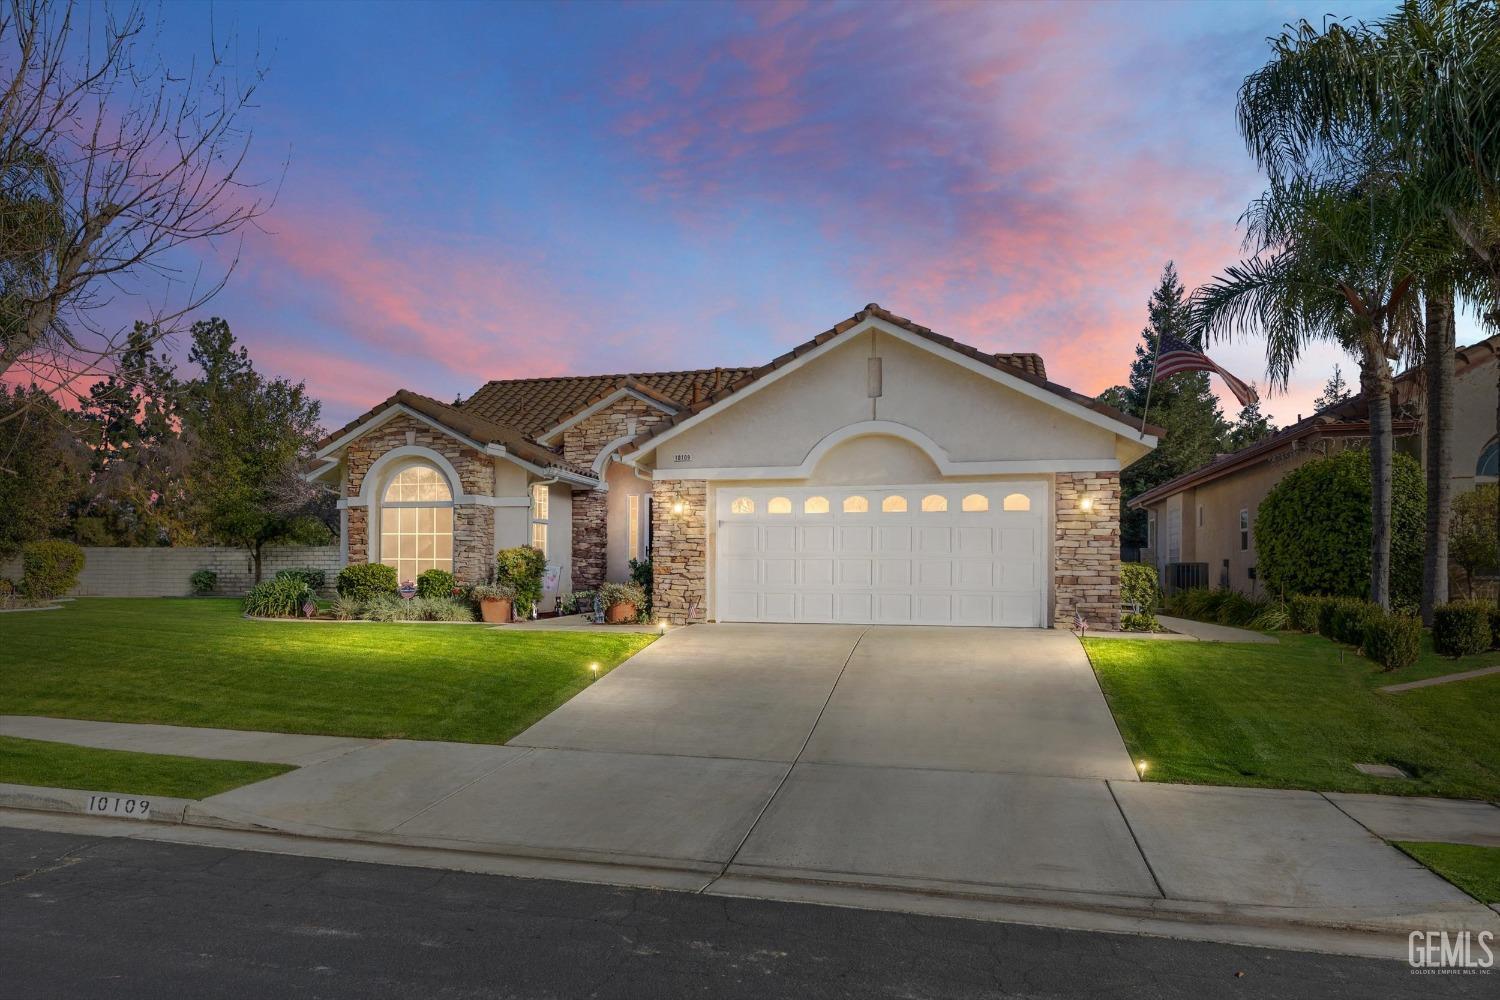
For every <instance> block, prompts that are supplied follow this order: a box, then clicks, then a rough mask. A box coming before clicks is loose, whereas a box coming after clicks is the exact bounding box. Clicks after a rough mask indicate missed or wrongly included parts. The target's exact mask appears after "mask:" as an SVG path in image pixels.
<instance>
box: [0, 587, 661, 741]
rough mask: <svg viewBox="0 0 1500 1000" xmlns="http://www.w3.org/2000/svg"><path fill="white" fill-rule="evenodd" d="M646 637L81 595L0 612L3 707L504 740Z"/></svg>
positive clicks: (120, 718) (7, 710) (6, 710)
mask: <svg viewBox="0 0 1500 1000" xmlns="http://www.w3.org/2000/svg"><path fill="white" fill-rule="evenodd" d="M653 638H654V636H653V635H651V634H645V633H639V632H618V633H615V632H608V633H604V632H539V631H538V632H533V631H526V632H516V631H496V630H494V629H487V628H483V627H481V626H477V625H431V624H401V623H393V624H374V623H368V622H359V623H341V622H290V621H289V622H264V621H247V620H246V619H244V618H243V617H241V615H240V606H239V602H238V601H233V600H218V599H202V598H199V599H156V598H151V599H139V598H138V599H111V598H84V599H80V600H77V601H72V602H70V603H68V604H66V605H65V606H64V609H63V610H62V611H49V612H45V613H36V614H12V615H5V616H3V618H0V714H6V715H47V716H59V717H66V718H73V719H103V720H108V721H112V722H159V723H168V724H172V725H180V726H217V727H222V728H225V729H258V730H269V731H277V732H289V733H322V734H327V735H336V736H365V737H399V738H405V739H420V740H455V741H461V742H470V743H503V742H505V741H506V740H508V739H510V738H511V737H512V736H515V735H516V734H517V733H519V732H521V731H522V730H523V729H525V728H526V727H527V726H530V725H531V724H532V723H533V722H535V721H536V720H538V719H540V718H541V717H542V716H544V715H546V714H547V713H548V712H550V711H552V710H553V709H554V708H556V707H557V706H558V705H561V704H562V703H563V702H565V701H567V700H568V699H569V698H571V697H572V696H573V695H575V694H577V693H578V692H579V691H581V690H582V689H583V688H585V687H587V686H588V684H589V683H590V681H591V680H592V676H591V673H590V671H589V664H590V663H598V664H599V673H600V675H601V676H602V675H603V674H604V673H606V672H608V671H609V670H610V669H611V668H612V667H614V666H615V665H617V664H619V663H620V662H622V661H623V660H625V659H626V658H627V657H629V656H631V655H632V654H633V653H635V652H637V651H638V650H640V649H642V648H644V647H645V646H646V645H648V644H649V643H650V642H651V641H652V639H653Z"/></svg>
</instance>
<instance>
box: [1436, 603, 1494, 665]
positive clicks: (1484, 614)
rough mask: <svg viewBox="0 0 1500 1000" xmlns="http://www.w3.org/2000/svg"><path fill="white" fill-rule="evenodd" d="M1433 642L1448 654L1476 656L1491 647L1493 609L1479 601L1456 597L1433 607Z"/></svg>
mask: <svg viewBox="0 0 1500 1000" xmlns="http://www.w3.org/2000/svg"><path fill="white" fill-rule="evenodd" d="M1432 646H1433V648H1434V649H1436V650H1437V651H1438V652H1439V653H1441V654H1442V655H1444V656H1453V657H1459V656H1473V655H1474V654H1475V653H1482V652H1484V651H1485V650H1486V649H1489V648H1490V609H1489V606H1488V605H1485V604H1481V603H1479V602H1478V601H1454V602H1453V603H1452V604H1443V605H1440V606H1438V607H1436V608H1434V609H1433V611H1432Z"/></svg>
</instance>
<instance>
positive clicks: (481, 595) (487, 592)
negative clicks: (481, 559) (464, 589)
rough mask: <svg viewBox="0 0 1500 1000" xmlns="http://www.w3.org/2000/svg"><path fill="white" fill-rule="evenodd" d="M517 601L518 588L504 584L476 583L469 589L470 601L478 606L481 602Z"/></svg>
mask: <svg viewBox="0 0 1500 1000" xmlns="http://www.w3.org/2000/svg"><path fill="white" fill-rule="evenodd" d="M515 599H516V588H514V587H510V586H507V585H506V584H503V583H476V584H474V586H472V587H470V588H469V600H471V601H473V602H475V603H476V604H477V603H479V602H480V601H486V600H488V601H514V600H515Z"/></svg>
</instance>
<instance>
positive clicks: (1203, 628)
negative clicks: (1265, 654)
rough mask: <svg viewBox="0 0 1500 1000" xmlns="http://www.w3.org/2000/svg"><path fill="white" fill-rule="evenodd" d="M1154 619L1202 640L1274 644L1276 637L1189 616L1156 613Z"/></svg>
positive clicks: (1178, 631)
mask: <svg viewBox="0 0 1500 1000" xmlns="http://www.w3.org/2000/svg"><path fill="white" fill-rule="evenodd" d="M1156 620H1157V621H1159V622H1161V623H1162V624H1163V625H1165V626H1166V627H1167V628H1169V629H1171V630H1172V631H1173V632H1176V633H1178V634H1179V635H1186V636H1190V637H1192V638H1194V639H1198V640H1200V641H1202V642H1260V643H1267V644H1269V645H1273V646H1274V645H1275V644H1276V643H1277V641H1278V640H1277V638H1276V637H1275V636H1274V635H1266V634H1265V633H1264V632H1254V631H1251V630H1250V629H1247V628H1235V627H1233V626H1231V625H1216V624H1214V623H1213V622H1200V621H1194V620H1193V619H1191V618H1170V617H1168V616H1167V615H1157V616H1156Z"/></svg>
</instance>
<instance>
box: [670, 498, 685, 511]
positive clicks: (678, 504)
mask: <svg viewBox="0 0 1500 1000" xmlns="http://www.w3.org/2000/svg"><path fill="white" fill-rule="evenodd" d="M685 510H687V504H685V503H683V502H682V501H681V500H677V501H675V502H674V503H673V504H672V513H674V514H681V513H682V512H683V511H685Z"/></svg>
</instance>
